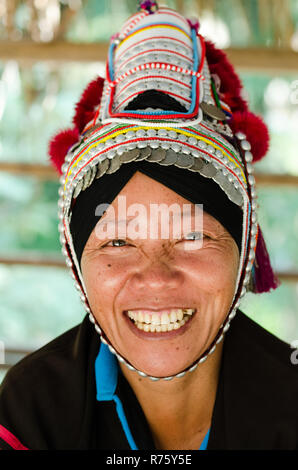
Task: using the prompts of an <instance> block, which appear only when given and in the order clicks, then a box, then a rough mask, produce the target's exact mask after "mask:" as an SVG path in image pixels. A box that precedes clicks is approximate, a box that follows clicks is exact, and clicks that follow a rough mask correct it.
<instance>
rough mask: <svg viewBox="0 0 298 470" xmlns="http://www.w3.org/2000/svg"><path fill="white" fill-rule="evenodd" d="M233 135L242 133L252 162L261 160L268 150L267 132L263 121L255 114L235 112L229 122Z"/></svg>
mask: <svg viewBox="0 0 298 470" xmlns="http://www.w3.org/2000/svg"><path fill="white" fill-rule="evenodd" d="M229 126H230V127H231V129H232V131H233V133H234V134H235V133H236V132H239V131H240V132H243V133H244V134H245V135H246V137H247V140H248V141H249V143H250V145H251V153H252V154H253V162H254V163H255V162H257V161H259V160H261V158H263V157H264V156H265V154H266V153H267V151H268V148H269V132H268V128H267V126H266V124H265V123H264V121H263V120H262V119H261V118H260V117H259V116H256V115H255V114H253V113H251V112H249V111H246V112H236V113H234V114H233V117H232V118H231V120H230V121H229Z"/></svg>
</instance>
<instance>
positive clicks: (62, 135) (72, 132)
mask: <svg viewBox="0 0 298 470" xmlns="http://www.w3.org/2000/svg"><path fill="white" fill-rule="evenodd" d="M78 140H79V132H78V129H76V128H73V129H66V130H64V131H62V132H59V133H58V134H56V135H55V136H54V137H53V138H52V139H51V140H50V142H49V151H48V153H49V156H50V160H51V162H52V164H53V166H54V167H55V168H56V169H57V170H58V173H60V175H61V174H62V171H61V167H62V165H63V163H64V159H65V157H66V154H67V152H68V150H69V149H70V147H72V146H73V145H74V144H75V143H76V142H78Z"/></svg>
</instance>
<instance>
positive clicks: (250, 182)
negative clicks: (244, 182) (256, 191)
mask: <svg viewBox="0 0 298 470" xmlns="http://www.w3.org/2000/svg"><path fill="white" fill-rule="evenodd" d="M248 182H249V184H250V185H254V184H255V182H256V180H255V177H254V175H248Z"/></svg>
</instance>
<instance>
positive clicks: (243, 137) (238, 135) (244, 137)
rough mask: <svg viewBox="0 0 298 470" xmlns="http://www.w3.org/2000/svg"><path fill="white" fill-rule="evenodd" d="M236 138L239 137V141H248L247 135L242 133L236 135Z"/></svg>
mask: <svg viewBox="0 0 298 470" xmlns="http://www.w3.org/2000/svg"><path fill="white" fill-rule="evenodd" d="M236 137H237V139H239V140H244V139H246V135H245V134H243V132H240V131H239V132H237V133H236Z"/></svg>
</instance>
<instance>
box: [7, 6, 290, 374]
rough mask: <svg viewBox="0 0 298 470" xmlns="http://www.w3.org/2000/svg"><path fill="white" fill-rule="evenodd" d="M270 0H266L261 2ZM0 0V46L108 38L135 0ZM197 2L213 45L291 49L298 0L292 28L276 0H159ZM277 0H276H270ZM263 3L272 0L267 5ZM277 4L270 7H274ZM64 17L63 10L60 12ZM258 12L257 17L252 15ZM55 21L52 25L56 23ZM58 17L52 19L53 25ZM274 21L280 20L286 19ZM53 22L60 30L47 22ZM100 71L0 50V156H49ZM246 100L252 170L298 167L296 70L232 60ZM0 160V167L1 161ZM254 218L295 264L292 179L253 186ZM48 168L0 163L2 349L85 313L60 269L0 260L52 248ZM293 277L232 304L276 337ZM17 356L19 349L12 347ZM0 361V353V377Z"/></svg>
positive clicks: (277, 264)
mask: <svg viewBox="0 0 298 470" xmlns="http://www.w3.org/2000/svg"><path fill="white" fill-rule="evenodd" d="M270 1H271V0H269V2H267V3H268V5H269V4H270ZM12 3H13V4H14V10H13V12H12V13H11V16H10V18H9V15H8V13H9V11H8V5H9V2H8V0H0V47H1V41H2V43H3V44H4V43H7V42H10V43H12V44H16V45H17V44H18V43H21V42H23V41H27V43H28V41H29V42H30V41H31V42H32V43H34V44H35V43H46V42H50V41H52V40H54V39H59V40H60V41H70V42H78V43H82V42H89V43H94V42H97V41H107V40H108V39H109V36H110V35H111V34H112V33H114V32H116V31H117V30H118V29H119V27H120V25H121V23H122V22H123V21H124V20H125V19H126V18H127V17H128V16H129V14H131V13H133V12H134V11H135V4H136V2H134V1H121V2H119V1H104V0H101V1H99V0H96V1H95V0H86V1H81V0H76V1H75V0H72V1H70V0H69V1H68V0H65V1H59V0H57V1H54V0H52V1H51V2H50V1H48V0H43V1H42V0H39V1H38V0H36V1H35V2H33V3H32V2H31V5H32V4H34V8H35V10H36V11H35V10H34V15H35V16H34V15H33V13H32V8H31V9H30V8H29V6H28V5H29V3H30V2H29V3H28V2H25V1H14V2H10V6H11V5H12ZM163 3H166V4H167V5H168V6H172V7H177V8H178V9H180V11H181V9H183V12H184V14H186V15H187V16H194V15H196V14H198V13H199V14H200V19H201V31H202V34H203V33H204V34H205V35H206V36H207V37H208V38H210V39H212V40H213V41H215V42H216V43H217V44H218V45H219V46H220V47H224V48H230V47H242V48H244V49H245V48H247V47H251V46H254V47H267V48H270V47H279V46H280V45H281V47H286V46H287V47H288V48H291V50H298V2H297V1H290V0H289V1H285V2H284V3H283V4H284V7H285V10H287V12H288V16H287V17H288V18H290V20H291V27H292V29H291V31H292V33H291V35H290V37H288V30H287V29H286V28H284V29H282V27H280V28H279V27H278V26H277V19H276V17H275V16H274V8H273V9H268V12H269V11H270V15H272V17H271V16H270V17H269V14H268V13H267V15H266V14H265V15H264V12H263V13H262V14H263V16H262V15H261V10H260V2H258V1H257V0H248V1H245V2H243V1H237V0H225V1H224V2H223V1H215V0H214V1H212V2H210V1H209V2H203V1H201V2H199V1H197V2H195V1H184V2H179V1H177V2H175V1H168V2H163ZM276 3H278V2H276ZM269 6H270V5H269ZM276 15H278V11H277V13H276ZM65 18H66V19H65ZM261 20H262V21H261ZM61 25H62V26H63V27H62V26H61ZM59 27H60V31H59ZM284 30H285V32H284V33H282V31H284ZM57 31H58V32H57ZM103 73H104V64H103V63H101V62H98V63H97V62H91V63H80V62H68V61H65V62H63V61H58V62H54V61H47V60H46V56H45V60H38V61H35V60H32V61H31V62H30V61H28V60H27V61H22V60H15V59H13V58H12V59H11V60H1V55H0V164H5V163H7V162H9V163H27V164H44V165H47V164H48V160H47V144H48V141H49V139H50V137H51V136H52V135H53V134H54V133H56V132H57V131H58V130H59V129H63V128H66V127H69V126H70V125H71V119H72V117H73V109H74V104H75V102H76V101H77V100H78V98H79V96H80V94H81V92H82V90H83V89H84V88H85V86H86V84H87V83H88V82H89V81H91V80H92V79H93V78H95V77H96V75H97V74H103ZM239 73H240V76H241V78H242V80H243V83H244V86H245V90H246V97H247V99H248V100H249V102H250V106H251V109H252V110H253V111H254V112H256V113H258V114H261V115H262V116H263V118H264V120H265V121H266V123H267V124H268V126H269V130H270V133H271V146H270V151H269V153H268V155H267V156H266V158H265V159H264V160H263V161H262V162H260V163H257V164H256V165H255V168H256V171H259V172H262V173H269V174H287V175H292V176H297V177H298V155H297V148H298V63H297V70H296V71H291V72H289V71H288V70H282V69H281V70H280V71H279V72H269V71H268V72H264V70H261V71H259V70H252V69H250V70H243V69H240V70H239ZM1 169H2V171H1ZM258 194H259V219H260V225H261V228H262V230H263V233H264V238H265V240H266V243H267V247H268V251H269V253H270V255H271V260H272V265H273V267H274V268H275V270H276V271H278V272H290V273H296V274H297V273H298V243H297V235H296V234H297V232H298V211H297V203H298V185H297V181H296V183H295V184H291V185H288V186H280V185H271V186H270V185H269V186H263V185H260V186H259V187H258ZM57 201H58V180H57V181H55V180H53V179H51V178H50V179H48V180H47V179H44V178H39V177H36V176H34V175H25V174H17V173H16V172H13V171H4V167H3V166H2V167H1V166H0V221H1V230H0V258H1V260H2V261H1V262H0V341H2V342H3V343H4V345H5V348H7V349H11V350H13V349H19V350H24V351H25V350H34V349H36V348H38V347H40V346H41V345H43V344H45V343H46V342H48V341H50V340H51V339H53V338H54V337H56V336H57V335H59V334H61V333H63V332H64V331H65V330H67V329H69V328H71V327H72V326H74V325H76V324H77V323H79V322H80V321H81V320H82V318H83V316H84V315H85V312H84V309H83V307H82V304H81V302H80V300H79V295H78V293H77V291H76V290H75V288H74V286H73V281H72V279H71V277H70V274H69V271H68V269H66V268H63V267H50V266H38V265H35V266H33V265H27V264H23V263H21V262H19V263H16V262H15V263H12V264H10V263H7V262H5V258H9V259H12V258H13V259H18V258H19V259H22V258H24V257H29V258H30V257H32V258H34V257H36V255H37V257H38V256H43V257H46V258H47V259H53V260H62V256H61V254H60V244H59V237H58V230H57V226H58V219H57ZM297 304H298V282H297V279H296V278H295V279H294V280H293V281H291V282H290V281H283V282H282V284H281V286H280V287H279V288H278V289H277V290H276V291H274V292H271V293H268V294H259V295H253V294H248V295H247V296H246V297H245V298H244V300H243V303H242V310H243V311H244V312H245V313H247V314H248V315H249V316H250V317H251V318H253V319H254V320H255V321H257V322H258V323H260V324H261V325H262V326H264V327H265V328H266V329H268V330H269V331H270V332H272V333H274V334H275V335H277V336H278V337H279V338H281V339H283V340H285V341H287V342H291V341H293V340H297V339H298V308H297ZM17 358H18V357H17ZM6 370H7V367H6V366H4V365H2V368H1V364H0V381H1V378H2V377H3V376H4V374H5V372H6Z"/></svg>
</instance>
